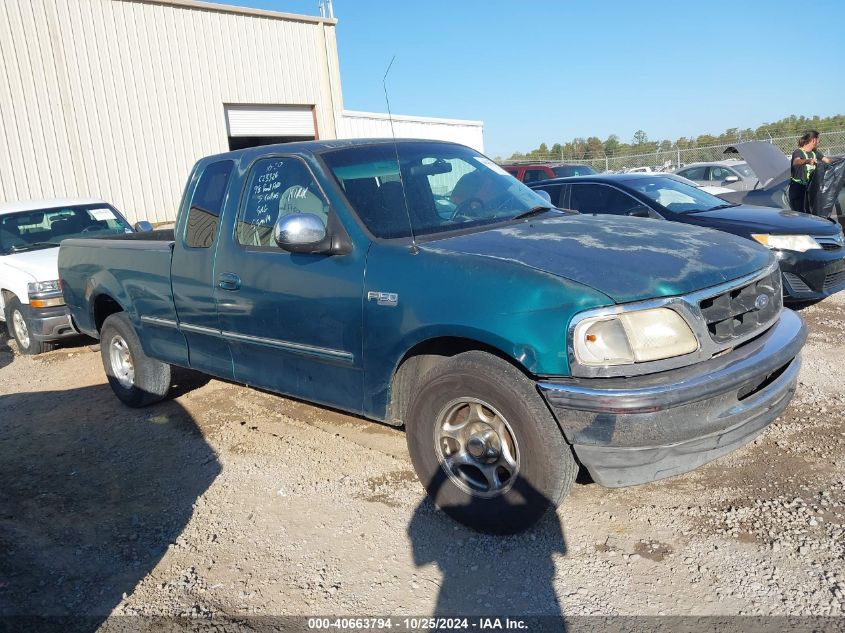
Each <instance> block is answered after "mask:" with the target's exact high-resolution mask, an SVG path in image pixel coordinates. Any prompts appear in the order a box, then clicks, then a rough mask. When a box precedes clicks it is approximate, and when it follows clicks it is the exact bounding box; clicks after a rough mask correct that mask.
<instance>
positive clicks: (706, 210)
mask: <svg viewBox="0 0 845 633" xmlns="http://www.w3.org/2000/svg"><path fill="white" fill-rule="evenodd" d="M738 206H739V204H717V205H716V206H715V207H710V208H709V209H688V210H687V211H684V213H707V212H708V211H716V210H718V209H730V208H731V207H738Z"/></svg>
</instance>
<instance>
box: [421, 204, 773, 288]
mask: <svg viewBox="0 0 845 633" xmlns="http://www.w3.org/2000/svg"><path fill="white" fill-rule="evenodd" d="M423 248H425V249H426V250H430V251H432V252H438V251H439V252H445V253H462V254H465V255H474V256H479V257H492V258H496V259H502V260H508V261H511V262H514V263H516V264H520V265H523V266H529V267H531V268H535V269H537V270H541V271H543V272H546V273H549V274H553V275H556V276H558V277H563V278H565V279H569V280H570V281H574V282H576V283H580V284H583V285H586V286H589V287H591V288H593V289H595V290H598V291H599V292H601V293H604V294H605V295H607V296H608V297H610V298H611V299H612V300H613V301H615V302H616V303H628V302H631V301H640V300H644V299H653V298H658V297H667V296H673V295H679V294H685V293H688V292H693V291H695V290H701V289H703V288H707V287H709V286H715V285H717V284H720V283H722V282H725V281H730V280H732V279H736V278H738V277H742V276H743V275H747V274H750V273H753V272H755V271H757V270H760V269H761V268H763V267H765V266H766V265H767V264H768V263H769V262H770V261H771V258H772V255H771V254H770V253H769V251H768V250H767V249H766V248H764V247H763V246H759V245H757V244H755V243H754V242H752V241H750V240H747V239H744V238H740V237H735V236H733V235H729V234H727V233H720V232H717V231H713V230H711V229H705V228H699V227H696V226H690V225H684V224H679V223H673V222H666V221H664V220H650V219H645V218H628V217H614V216H594V215H564V216H561V215H555V216H552V217H550V218H548V219H534V220H531V221H526V222H524V223H521V224H516V225H511V226H507V227H503V228H498V229H491V230H488V231H483V232H480V233H473V234H469V235H461V236H457V237H451V238H444V239H441V240H437V241H433V242H429V243H428V244H425V245H424V246H423Z"/></svg>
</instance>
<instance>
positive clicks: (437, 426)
mask: <svg viewBox="0 0 845 633" xmlns="http://www.w3.org/2000/svg"><path fill="white" fill-rule="evenodd" d="M491 430H492V431H493V433H491ZM503 436H504V437H503ZM406 439H407V442H408V451H409V453H410V455H411V461H412V462H413V465H414V469H415V470H416V472H417V476H418V477H419V479H420V481H421V482H422V483H423V486H425V488H426V490H427V491H428V494H429V495H430V496H431V498H432V499H433V501H434V503H435V504H436V505H437V506H438V507H439V508H440V509H442V510H443V511H444V512H445V513H446V514H448V515H449V516H451V517H452V518H454V519H455V520H457V521H459V522H460V523H463V524H464V525H467V526H469V527H471V528H472V529H474V530H477V531H479V532H485V533H490V534H513V533H516V532H521V531H523V530H525V529H527V528H529V527H530V526H531V525H533V524H534V523H536V522H537V521H539V520H540V519H541V518H542V516H543V515H544V514H545V513H546V512H547V511H548V510H549V509H550V508H553V507H556V506H557V505H558V503H559V502H560V501H561V500H562V499H563V498H564V497H565V496H566V494H567V493H568V492H569V489H570V488H571V487H572V484H573V482H574V481H575V477H576V475H577V473H578V465H577V463H576V462H575V458H574V456H573V454H572V449H571V448H570V447H569V445H568V444H567V443H566V440H565V439H564V437H563V434H562V433H561V431H560V428H559V427H558V425H557V423H556V422H555V420H554V418H553V417H552V415H551V412H550V411H549V409H548V407H547V406H546V403H545V402H544V401H543V399H542V398H541V397H540V394H539V393H537V389H536V387H535V385H534V383H533V382H532V381H531V380H530V379H529V378H527V377H526V376H525V375H524V374H523V373H522V372H521V371H519V370H518V369H517V368H515V367H514V366H512V365H510V364H509V363H507V362H505V361H503V360H500V359H499V358H496V357H495V356H492V355H490V354H486V353H484V352H476V351H473V352H466V353H464V354H459V355H457V356H454V357H452V358H450V359H448V360H445V361H443V362H442V363H440V364H438V365H437V366H435V367H434V368H432V369H431V370H430V371H429V372H428V373H427V374H426V375H425V376H424V377H423V378H422V380H421V383H420V386H419V389H418V390H417V392H416V393H415V394H414V395H413V396H412V398H411V402H410V404H409V409H408V415H407V416H406ZM479 453H480V457H478V456H476V454H479ZM479 466H481V467H479ZM482 468H483V469H482ZM485 472H486V474H485Z"/></svg>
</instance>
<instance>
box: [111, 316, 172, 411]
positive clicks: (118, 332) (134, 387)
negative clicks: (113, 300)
mask: <svg viewBox="0 0 845 633" xmlns="http://www.w3.org/2000/svg"><path fill="white" fill-rule="evenodd" d="M100 356H101V357H102V359H103V368H104V369H105V370H106V377H107V378H108V381H109V385H110V386H111V388H112V391H114V393H115V395H116V396H117V397H118V398H119V399H120V401H121V402H123V403H124V404H126V405H128V406H130V407H145V406H147V405H150V404H154V403H156V402H158V401H159V400H161V399H163V398H164V397H165V396H166V395H167V392H168V390H169V389H170V365H168V364H167V363H162V362H161V361H158V360H155V359H154V358H150V357H149V356H147V355H146V354H145V353H144V349H143V348H142V347H141V342H140V341H139V340H138V335H137V334H135V328H134V327H132V322H131V321H130V320H129V317H128V316H127V315H126V313H125V312H117V313H115V314H112V315H111V316H110V317H108V318H107V319H106V321H105V323H103V327H102V330H101V331H100Z"/></svg>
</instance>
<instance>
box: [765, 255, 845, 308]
mask: <svg viewBox="0 0 845 633" xmlns="http://www.w3.org/2000/svg"><path fill="white" fill-rule="evenodd" d="M775 255H776V256H777V258H778V262H779V263H780V269H781V272H782V273H783V295H784V300H785V301H815V300H817V299H824V298H825V297H828V296H830V295H832V294H834V293H835V292H839V291H840V290H843V289H845V248H837V249H835V250H822V249H816V250H811V251H807V252H805V253H796V252H793V251H776V252H775Z"/></svg>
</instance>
